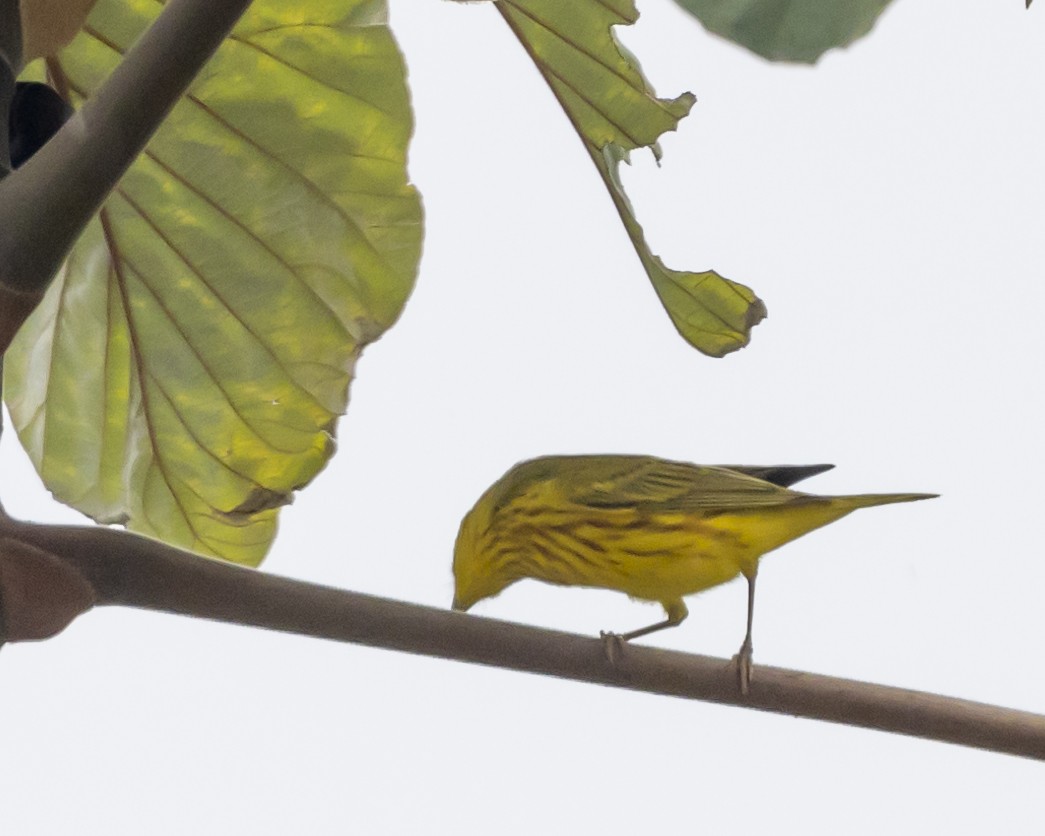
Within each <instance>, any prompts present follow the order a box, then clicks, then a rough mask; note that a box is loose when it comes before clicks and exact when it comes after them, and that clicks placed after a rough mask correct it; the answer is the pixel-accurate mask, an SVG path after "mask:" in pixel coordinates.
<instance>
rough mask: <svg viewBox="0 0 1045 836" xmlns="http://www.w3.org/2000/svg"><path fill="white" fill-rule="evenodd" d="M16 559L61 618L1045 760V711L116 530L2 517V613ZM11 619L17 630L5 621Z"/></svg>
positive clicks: (14, 635) (20, 579)
mask: <svg viewBox="0 0 1045 836" xmlns="http://www.w3.org/2000/svg"><path fill="white" fill-rule="evenodd" d="M0 513H2V512H0ZM12 547H14V548H13V549H12ZM12 556H13V557H16V558H17V559H18V560H21V561H22V564H23V565H24V564H25V563H26V561H31V560H33V559H40V556H43V559H44V560H45V562H46V561H50V562H49V563H47V565H46V567H45V573H44V574H47V573H49V574H48V575H47V576H48V578H49V579H50V580H49V585H50V588H52V589H53V588H57V587H58V586H61V587H62V588H63V589H65V590H66V592H65V594H64V595H63V596H62V600H63V601H67V602H72V604H73V606H75V607H77V609H76V611H75V612H71V614H70V615H69V617H68V618H66V619H65V621H66V622H67V621H68V620H69V619H71V618H72V617H74V616H75V615H76V614H77V613H79V612H82V611H84V610H86V609H89V608H90V606H91V605H92V604H98V605H118V606H128V607H139V608H144V609H150V610H160V611H164V612H171V613H178V614H181V615H190V616H196V617H199V618H207V619H213V620H216V621H224V622H230V623H233V624H242V625H248V626H254V627H263V628H265V629H269V630H280V631H283V632H287V633H296V634H299V635H304V636H313V637H316V638H324V639H332V640H335V641H344V642H354V643H357V644H364V645H369V646H371V647H382V648H386V649H389V650H399V651H405V652H408V653H417V654H421V655H425V656H437V657H441V658H444V659H454V660H457V661H462V662H473V663H478V664H483V665H493V666H496V667H501V668H508V669H512V670H518V671H526V672H529V673H538V674H544V675H548V676H557V677H562V678H564V679H574V680H578V681H581V682H593V683H597V684H600V685H609V686H613V687H618V688H629V689H631V690H636V691H646V692H649V693H654V694H665V695H669V696H675V697H685V698H688V699H699V700H706V701H709V702H716V703H723V704H728V705H736V706H741V707H746V708H754V709H759V710H761V711H771V712H775V713H778V714H790V715H793V716H797V717H806V718H810V719H816V720H827V721H829V722H834V723H842V724H847V725H851V726H860V727H864V728H870V729H879V730H882V731H891V732H896V733H900V734H906V735H912V736H915V737H922V738H926V739H931V740H939V741H944V742H948V743H957V744H960V745H964V746H973V747H977V748H981V749H987V750H991V751H995V752H1004V753H1008V754H1012V755H1020V756H1023V757H1028V758H1035V759H1039V760H1045V717H1042V716H1039V715H1036V714H1030V713H1027V712H1022V711H1014V710H1010V709H1004V708H997V707H994V706H989V705H983V704H980V703H973V702H968V701H965V700H957V699H951V698H947V697H941V696H937V695H933V694H926V693H922V692H918V691H907V690H903V689H899V688H888V687H884V686H880V685H872V684H868V683H863V682H854V681H851V680H844V679H834V678H831V677H826V676H817V675H814V674H808V673H801V672H798V671H789V670H783V669H780V668H770V667H763V666H758V667H756V668H755V669H754V678H753V681H752V684H751V693H750V694H749V695H748V696H746V697H744V696H741V695H740V693H739V689H738V687H737V677H736V669H735V668H734V666H733V665H732V663H731V662H729V661H728V660H725V659H715V658H710V657H707V656H695V655H689V654H685V653H678V652H675V651H669V650H660V649H657V648H650V647H641V646H638V645H627V646H625V647H624V648H622V650H621V653H620V654H619V656H618V658H616V659H615V660H614V661H613V662H611V661H610V659H609V657H608V656H607V654H606V649H605V645H604V644H603V642H602V641H601V640H600V639H597V638H587V637H584V636H577V635H572V634H569V633H559V632H553V631H551V630H544V629H539V628H535V627H527V626H523V625H519V624H509V623H507V622H502V621H494V620H492V619H485V618H477V617H475V616H469V615H464V614H462V613H456V612H450V611H446V610H439V609H434V608H431V607H424V606H419V605H416V604H409V603H405V602H401V601H391V600H387V599H383V598H376V597H373V596H370V595H363V594H360V593H356V592H348V591H345V590H340V589H333V588H330V587H324V586H318V585H316V584H310V583H304V582H301V581H295V580H292V579H289V578H282V577H278V576H274V575H268V574H265V573H263V572H257V571H254V570H251V569H244V568H241V567H237V566H233V565H231V564H227V563H221V562H219V561H215V560H208V559H205V558H201V557H198V556H196V555H193V554H190V553H188V552H183V551H180V550H178V549H174V548H172V547H170V546H166V545H164V544H163V543H159V542H157V541H154V540H146V539H144V538H141V537H137V536H135V535H132V534H128V533H126V532H122V531H115V530H112V529H106V528H98V527H94V528H91V527H64V526H43V525H33V524H28V523H21V522H17V521H14V520H12V519H10V518H9V517H6V515H3V516H0V584H3V586H2V591H3V593H4V598H3V599H2V603H3V604H4V609H5V611H6V612H7V614H8V615H10V614H11V613H10V607H9V606H8V604H9V601H8V596H7V592H8V589H9V586H8V584H7V583H6V579H7V578H8V577H9V575H10V570H9V568H8V567H9V565H10V564H11V562H12V561H11V558H12ZM70 569H72V570H73V571H71V572H70V571H69V570H70ZM63 573H64V574H63ZM41 576H42V575H41ZM26 577H27V575H26V574H25V573H24V572H23V574H22V575H21V576H19V578H18V580H19V582H21V583H23V585H24V580H25V578H26ZM40 621H41V620H40V619H37V622H40ZM42 621H47V619H42ZM58 621H61V619H58ZM63 623H64V622H63ZM59 629H60V627H59ZM8 630H10V631H11V638H12V639H16V638H18V637H19V636H18V635H16V633H15V631H14V630H12V629H11V623H10V619H9V620H8Z"/></svg>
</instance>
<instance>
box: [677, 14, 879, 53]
mask: <svg viewBox="0 0 1045 836" xmlns="http://www.w3.org/2000/svg"><path fill="white" fill-rule="evenodd" d="M675 2H676V3H678V4H679V5H680V6H682V8H684V9H685V10H686V11H688V12H690V13H691V14H693V15H694V16H696V17H697V18H698V19H699V20H700V22H701V23H703V24H704V26H706V27H707V28H708V29H709V30H710V31H712V32H714V33H715V34H716V35H721V36H722V37H724V38H728V39H729V40H731V41H735V42H736V43H738V44H740V45H741V46H745V47H747V48H748V49H750V50H751V51H752V52H756V53H758V54H759V55H761V56H762V57H764V58H769V59H771V60H773V61H801V62H805V63H808V64H813V63H815V62H816V60H817V59H818V58H819V57H820V56H821V55H823V54H824V53H825V52H827V50H829V49H834V48H835V47H839V46H846V45H847V44H850V43H852V42H853V41H855V40H857V39H858V38H862V37H863V36H864V35H866V34H867V33H868V32H870V31H871V27H872V26H874V24H875V21H876V20H878V16H879V15H880V14H881V13H882V12H883V11H884V10H885V7H886V6H888V5H889V3H890V2H891V0H844V2H839V0H675Z"/></svg>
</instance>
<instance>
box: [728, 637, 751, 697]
mask: <svg viewBox="0 0 1045 836" xmlns="http://www.w3.org/2000/svg"><path fill="white" fill-rule="evenodd" d="M751 651H752V647H751V644H750V642H747V641H745V642H744V643H743V644H742V645H741V646H740V650H739V651H737V655H736V656H734V657H733V659H732V662H733V663H735V664H736V666H737V684H738V685H739V687H740V693H741V695H742V696H745V697H746V696H747V695H748V694H749V693H750V692H751V655H752V653H751Z"/></svg>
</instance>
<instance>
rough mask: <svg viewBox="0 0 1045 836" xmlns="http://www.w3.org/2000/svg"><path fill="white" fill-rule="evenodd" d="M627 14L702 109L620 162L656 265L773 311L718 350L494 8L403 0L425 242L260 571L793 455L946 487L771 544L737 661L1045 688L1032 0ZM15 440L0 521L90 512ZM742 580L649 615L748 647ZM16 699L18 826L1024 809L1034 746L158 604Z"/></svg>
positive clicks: (8, 755) (860, 817)
mask: <svg viewBox="0 0 1045 836" xmlns="http://www.w3.org/2000/svg"><path fill="white" fill-rule="evenodd" d="M640 9H641V11H642V12H643V15H644V17H643V19H642V20H641V21H640V23H639V25H638V26H637V27H634V28H633V29H632V30H629V31H628V32H626V33H624V34H623V35H622V39H623V40H624V41H625V42H626V43H627V45H628V46H629V47H630V48H632V50H633V51H634V52H635V53H636V54H637V55H638V56H639V57H640V59H641V60H642V62H643V67H644V69H645V71H646V74H647V75H648V76H649V78H650V79H651V81H652V82H653V84H654V85H655V86H656V88H657V91H658V93H659V94H660V95H662V96H675V95H677V94H679V93H681V92H682V91H683V90H687V89H688V90H692V91H693V92H694V93H695V94H696V96H697V98H698V103H697V105H696V106H695V107H694V109H693V112H692V114H691V116H690V117H689V118H688V119H686V120H685V121H684V122H683V125H682V129H681V130H680V131H679V132H678V133H677V134H675V135H670V136H668V137H666V138H665V139H664V141H663V143H662V144H663V147H664V150H665V158H664V163H663V166H662V168H660V169H659V170H658V169H657V168H656V167H655V166H654V165H653V164H652V160H651V158H650V157H649V155H648V154H637V155H636V158H635V165H634V166H633V167H632V168H631V169H629V170H627V171H626V172H625V181H626V184H627V186H628V187H629V190H630V194H631V196H632V198H633V201H634V203H635V205H636V209H637V212H638V215H639V219H640V221H641V222H642V223H643V224H644V225H645V227H646V229H647V232H648V235H649V239H650V242H651V244H652V246H653V249H654V251H655V252H658V253H659V254H660V255H662V256H663V258H664V259H665V261H666V262H667V263H668V264H669V265H670V266H672V267H676V268H688V269H706V268H708V267H713V268H714V269H717V270H718V271H719V272H721V273H723V274H724V275H726V276H728V277H730V278H732V279H735V280H738V281H741V282H744V283H745V284H748V285H750V286H751V287H753V288H754V289H755V290H756V291H757V292H758V293H759V294H760V295H761V296H762V298H763V299H764V300H765V301H766V303H767V305H768V308H769V319H767V320H766V321H765V322H764V323H763V324H762V325H760V326H758V328H757V329H756V330H755V333H754V338H753V340H752V344H751V346H750V347H749V348H748V349H746V350H744V351H743V352H741V353H739V354H737V355H733V356H731V357H729V358H727V359H725V360H720V361H716V360H710V359H708V358H705V357H703V356H702V355H699V354H698V353H696V352H695V351H693V350H692V349H690V348H689V347H688V346H687V345H686V344H685V343H684V342H683V341H682V340H681V339H680V338H679V337H678V336H677V334H676V333H675V331H674V329H673V328H672V326H671V323H670V321H669V319H668V317H667V315H666V314H665V313H664V312H663V310H662V309H661V307H660V304H659V302H658V301H657V298H656V296H655V294H654V292H653V290H652V288H651V287H650V285H649V282H648V280H647V279H646V277H645V275H644V274H643V272H642V270H641V268H640V266H639V264H638V261H637V259H636V257H635V255H634V252H633V250H632V249H631V246H630V243H629V241H628V239H627V236H626V235H625V234H624V231H623V229H622V228H621V226H620V223H619V221H618V220H617V218H616V215H615V213H614V211H613V208H612V206H611V203H610V201H609V199H608V197H607V196H606V194H605V192H604V190H603V187H602V185H601V182H600V180H599V178H598V176H597V174H596V172H595V171H594V169H593V168H592V166H591V164H590V162H589V161H588V159H587V156H586V154H585V152H584V150H583V148H582V146H581V144H580V143H579V141H578V140H577V139H576V137H575V136H574V135H573V134H572V132H571V129H570V127H569V125H568V123H567V121H566V119H565V118H564V117H563V115H562V114H561V112H559V111H558V109H557V105H556V103H555V101H554V99H553V97H552V96H551V94H550V92H549V91H548V89H547V88H546V87H545V86H544V84H543V82H542V81H541V79H540V78H539V76H538V75H537V73H536V71H535V70H534V69H533V67H532V65H530V64H529V63H528V59H527V58H526V57H525V56H524V54H523V53H522V50H521V49H520V48H519V47H518V45H517V44H516V43H515V42H514V41H513V37H512V35H511V34H510V32H509V31H508V29H507V27H505V26H504V25H503V23H502V21H501V20H500V18H499V16H498V15H497V14H496V13H495V11H494V10H493V9H492V8H489V7H488V6H486V5H484V4H477V5H461V4H456V3H445V2H437V0H428V2H419V0H394V2H393V3H392V14H393V25H394V28H395V31H396V33H397V35H398V37H399V38H400V40H401V43H402V46H403V49H404V51H405V53H406V57H407V61H408V64H409V67H410V81H411V86H412V89H413V95H414V102H415V105H416V111H417V120H418V128H417V137H416V141H415V143H414V145H413V148H412V151H411V173H412V176H413V178H414V180H415V181H416V182H417V184H418V185H419V186H420V188H421V189H422V191H423V193H424V197H425V205H426V209H427V213H428V235H427V239H426V243H425V255H424V259H423V263H422V267H421V274H420V278H419V281H418V286H417V291H416V293H415V294H414V296H413V298H412V300H411V301H410V303H409V304H408V306H407V309H406V312H405V313H404V315H403V317H402V319H401V321H400V322H399V324H398V325H397V326H396V327H395V328H394V329H393V330H392V331H391V332H389V334H388V335H387V336H386V337H385V338H384V339H383V340H381V342H379V343H378V344H376V345H374V346H373V347H371V348H370V349H369V350H368V351H367V353H366V355H365V356H364V358H363V359H362V361H361V363H360V365H359V369H358V379H357V381H356V383H355V384H354V388H353V398H352V403H351V404H350V407H349V412H348V416H347V417H346V418H345V419H344V420H343V421H342V423H341V426H340V438H341V450H340V452H339V454H338V456H337V457H336V458H335V460H334V461H333V462H332V463H331V465H330V466H329V468H328V469H327V471H326V472H324V473H323V474H322V475H321V476H320V477H319V478H318V479H317V481H316V482H315V484H314V485H313V486H312V487H311V488H309V489H308V490H306V491H305V492H304V493H303V494H302V495H301V496H299V498H298V500H297V502H296V504H295V505H294V506H293V507H291V508H289V509H288V510H287V511H285V512H284V515H283V518H282V530H281V535H280V537H279V540H278V542H277V544H276V546H275V548H274V551H273V554H272V556H271V558H270V559H269V561H268V562H267V563H266V565H265V570H266V571H271V572H276V573H280V574H286V575H292V576H296V577H301V578H305V579H308V580H314V581H318V582H322V583H326V584H331V585H336V586H341V587H347V588H352V589H356V590H361V591H365V592H370V593H375V594H378V595H385V596H389V597H393V598H400V599H405V600H409V601H416V602H420V603H425V604H430V605H436V606H448V605H449V602H450V599H451V596H452V578H451V574H450V561H451V553H452V548H453V541H454V537H455V535H456V531H457V526H458V523H459V520H460V518H461V516H462V515H463V514H464V513H465V512H466V511H467V510H468V508H469V507H470V506H471V504H472V503H473V502H474V501H475V499H476V498H477V497H478V496H479V494H480V493H481V492H482V491H483V490H484V489H485V488H486V487H487V486H488V485H489V484H490V483H491V482H492V481H493V480H495V479H496V478H498V477H499V476H500V475H501V474H502V473H503V472H504V471H505V470H506V469H507V468H508V467H510V466H511V465H512V464H513V463H515V462H517V461H519V460H521V459H525V458H529V457H531V456H535V455H540V454H544V453H553V452H569V453H579V452H641V453H652V454H657V455H661V456H665V457H671V458H675V459H682V460H688V461H697V462H704V463H717V462H731V463H750V464H774V463H819V462H833V463H834V464H836V465H837V466H838V467H837V469H836V470H834V471H832V472H830V473H827V474H824V475H822V476H820V477H817V478H816V479H815V480H813V481H811V482H809V483H806V485H805V486H804V487H807V489H808V490H811V491H817V492H824V493H857V492H870V491H929V492H937V493H940V494H942V497H941V498H940V499H938V500H935V501H933V502H930V503H919V504H917V505H900V506H894V507H886V508H876V509H870V510H867V511H862V512H859V513H857V514H854V515H853V516H851V517H848V518H846V519H845V520H843V521H841V522H839V523H837V524H835V525H833V526H831V527H829V528H826V529H823V530H821V531H818V532H815V533H813V534H811V535H809V536H808V537H806V538H804V539H802V540H799V541H798V542H796V543H793V544H791V545H789V546H786V547H785V548H784V549H782V550H781V551H780V552H778V553H774V554H773V555H770V556H769V557H768V558H767V559H766V560H765V561H764V563H763V566H762V571H761V573H760V575H759V577H760V580H759V599H758V602H757V607H756V617H755V663H756V666H757V665H758V664H759V663H764V664H772V665H778V666H782V667H789V668H797V669H801V670H808V671H814V672H817V673H825V674H831V675H837V676H845V677H853V678H857V679H861V680H867V681H872V682H879V683H884V684H889V685H897V686H902V687H909V688H915V689H921V690H926V691H931V692H937V693H943V694H950V695H955V696H959V697H964V698H968V699H973V700H980V701H984V702H989V703H996V704H1000V705H1005V706H1011V707H1016V708H1022V709H1029V710H1034V711H1038V712H1045V674H1043V673H1042V672H1041V670H1040V665H1039V662H1040V660H1041V658H1042V645H1043V640H1045V607H1043V606H1042V603H1041V602H1042V600H1043V597H1045V554H1043V548H1042V540H1041V523H1040V520H1041V517H1042V510H1041V509H1042V498H1043V488H1042V482H1041V473H1042V472H1043V471H1045V446H1043V444H1042V442H1041V427H1042V422H1043V414H1042V413H1043V406H1042V399H1041V395H1040V390H1041V380H1042V358H1043V357H1045V329H1042V327H1041V325H1040V312H1041V310H1042V307H1043V301H1045V290H1043V285H1045V283H1043V281H1042V279H1043V273H1045V235H1043V234H1042V221H1043V209H1042V201H1043V197H1042V196H1043V195H1045V155H1043V153H1042V148H1043V147H1045V117H1043V113H1045V107H1043V96H1042V92H1041V79H1042V78H1045V49H1043V44H1045V8H1037V7H1036V6H1035V7H1032V9H1031V10H1030V11H1029V12H1027V11H1025V10H1024V4H1023V2H1021V0H1004V1H1003V0H950V2H947V3H942V2H930V0H897V2H896V3H895V4H894V7H893V8H891V9H890V10H889V11H888V12H887V13H886V14H885V15H884V17H883V18H882V20H881V22H880V24H879V25H878V27H877V29H876V30H875V31H874V32H873V33H872V34H871V35H870V37H868V38H867V39H866V40H864V41H862V42H860V43H859V44H857V45H856V46H854V47H853V48H851V49H849V50H847V51H844V52H839V53H832V54H831V55H829V56H828V57H826V58H825V59H824V60H823V61H821V63H820V65H819V66H817V67H816V68H793V67H783V66H776V65H770V64H767V63H765V62H763V61H761V60H760V59H757V58H755V57H752V56H750V55H748V54H746V53H744V52H742V51H741V50H739V49H738V48H735V47H733V46H730V45H728V44H726V43H724V42H722V41H719V40H716V39H714V38H712V37H710V36H708V35H707V34H705V33H704V32H703V30H702V29H701V28H700V27H699V25H697V24H696V23H695V22H693V21H692V20H691V19H690V18H688V17H686V16H685V15H684V14H682V13H681V12H679V11H677V10H676V9H675V7H674V6H673V5H672V4H670V3H668V2H666V0H647V1H646V2H644V3H642V4H641V6H640ZM0 467H2V469H3V473H4V483H3V484H4V487H3V491H2V498H3V501H4V503H5V504H6V506H7V508H8V510H9V511H10V512H11V513H12V514H15V515H16V516H21V517H24V518H29V519H36V520H62V521H76V520H78V519H79V518H78V515H76V514H75V513H73V512H71V511H68V510H65V509H62V508H60V507H58V506H56V504H55V503H54V502H53V501H51V500H50V499H49V498H48V497H47V495H46V492H45V491H44V490H43V489H42V488H40V487H39V483H38V480H37V478H36V477H35V475H33V473H32V471H31V470H30V468H29V466H28V464H27V463H26V461H25V458H24V456H23V455H22V453H21V452H20V450H19V449H18V447H17V443H16V440H15V438H14V436H13V433H10V432H8V433H6V434H5V436H4V438H3V443H2V445H0ZM744 598H745V588H744V585H743V583H742V582H734V583H733V584H730V585H728V586H725V587H721V588H719V589H716V590H712V591H710V592H708V593H705V594H703V595H701V596H698V597H695V598H692V599H690V601H689V605H690V611H691V616H690V618H689V620H688V621H686V622H685V624H683V625H682V626H681V627H679V628H678V629H675V630H669V631H665V632H662V633H658V634H656V635H655V636H651V637H649V639H648V640H643V641H648V643H649V644H651V645H658V646H663V647H670V648H675V649H679V650H686V651H693V652H697V653H705V654H712V655H719V656H723V657H728V656H730V655H732V654H733V653H735V652H736V649H737V647H738V645H739V644H740V641H741V639H742V637H743V627H744V606H745V604H744ZM474 612H475V614H476V615H477V616H491V617H496V618H503V619H508V620H514V621H519V622H525V623H529V624H538V625H545V626H548V627H554V628H557V629H564V630H572V631H577V632H580V633H584V634H595V633H597V632H598V631H599V630H600V629H615V630H627V629H632V628H634V627H638V626H641V625H643V624H646V623H648V622H650V621H653V620H656V619H657V618H659V615H660V613H659V610H658V609H657V608H656V607H653V606H650V605H644V604H640V603H636V602H633V601H630V600H628V599H627V598H626V597H625V596H623V595H620V594H616V593H610V592H599V591H591V590H582V589H560V588H552V587H547V586H543V585H540V584H538V583H536V582H524V583H521V584H518V585H517V586H515V587H512V588H511V589H509V590H508V591H506V592H505V593H504V594H503V595H501V596H500V597H498V598H495V599H492V600H489V601H486V602H484V603H482V604H480V605H479V606H478V607H476V609H475V611H474ZM755 675H756V676H757V667H756V671H755ZM0 717H2V720H0V821H2V822H3V825H2V826H3V832H4V833H5V834H11V835H12V836H34V834H45V836H50V834H69V833H88V834H95V833H98V834H119V835H120V836H122V834H134V835H135V836H137V835H138V834H143V833H148V834H157V836H158V835H159V834H187V833H202V834H211V833H214V834H241V833H242V834H288V833H295V834H296V833H309V834H341V833H360V834H383V833H390V834H395V833H450V832H453V833H456V834H533V833H550V834H556V833H576V834H587V833H599V834H638V833H665V832H690V831H692V832H708V833H718V832H769V831H772V832H783V833H787V832H799V831H801V832H804V833H812V834H820V833H823V834H829V833H830V834H833V833H839V832H844V833H867V834H880V833H910V832H917V831H923V830H926V829H928V828H932V829H933V830H934V831H940V832H948V833H955V832H980V833H982V832H997V833H1032V832H1034V833H1037V832H1040V828H1041V817H1042V802H1041V788H1042V785H1043V780H1045V772H1043V769H1045V767H1043V766H1042V765H1041V764H1038V763H1033V762H1029V761H1022V760H1019V759H1015V758H1011V757H1006V756H1001V755H994V754H988V753H981V752H976V751H971V750H965V749H960V748H957V747H952V746H946V745H942V744H938V743H929V742H921V741H916V740H911V739H906V738H901V737H898V736H892V735H886V734H882V733H877V732H868V731H862V730H854V729H850V728H845V727H839V726H831V725H827V724H822V723H814V722H810V721H804V720H796V719H792V718H786V717H778V716H772V715H764V714H758V713H755V712H753V711H747V710H742V709H737V708H727V707H719V706H713V705H707V704H703V703H699V702H686V701H682V700H674V699H668V698H664V697H654V696H648V695H640V694H632V693H626V692H620V691H616V690H612V689H607V688H601V687H596V686H592V685H585V684H578V683H574V682H565V681H559V680H554V679H549V678H543V677H537V676H528V675H523V674H518V673H510V672H505V671H500V670H493V669H484V668H480V667H473V666H467V665H461V664H456V663H450V662H443V661H436V660H429V659H422V658H415V657H412V656H408V655H403V654H395V653H391V652H385V651H379V650H371V649H366V648H361V647H355V646H351V645H337V644H333V643H324V642H318V641H312V640H307V639H302V638H295V637H289V636H282V635H277V634H269V633H264V632H261V631H253V630H249V629H244V628H236V627H229V626H223V625H216V624H209V623H204V622H193V621H190V620H186V619H177V618H174V617H168V616H163V615H155V614H148V613H136V612H129V611H116V610H105V611H99V612H94V613H91V614H89V615H87V616H85V617H83V618H82V619H80V620H79V621H77V622H76V623H75V624H74V625H73V626H72V627H70V628H69V629H68V630H67V631H66V632H65V633H63V634H62V635H61V636H59V637H58V638H56V639H54V640H52V641H48V642H44V643H41V644H36V645H28V644H27V645H16V646H8V647H5V648H4V650H3V652H2V653H0Z"/></svg>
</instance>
